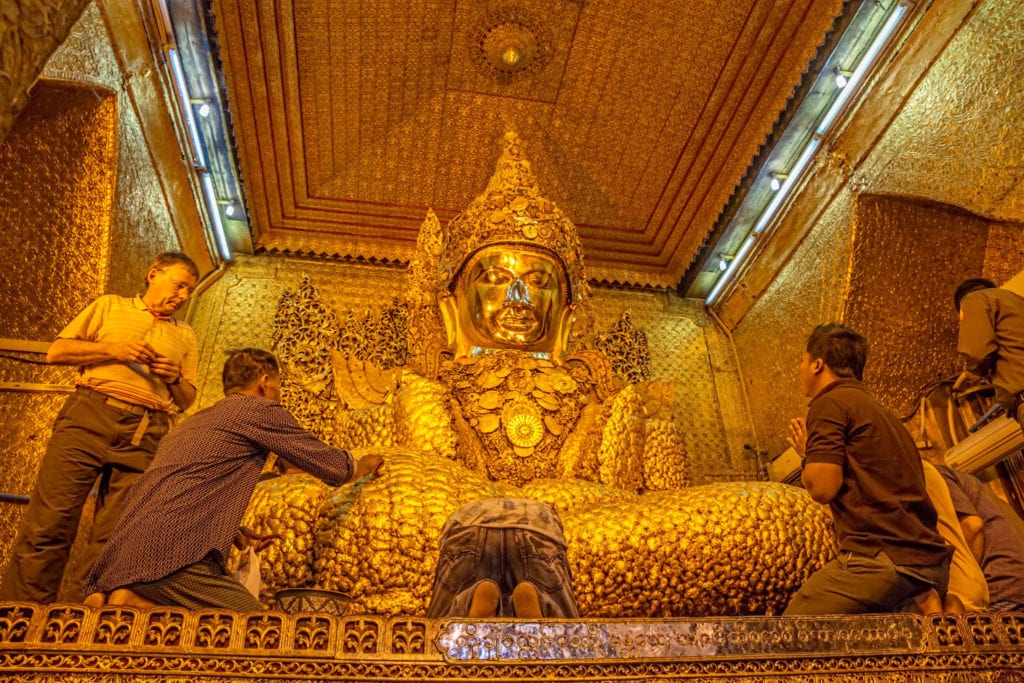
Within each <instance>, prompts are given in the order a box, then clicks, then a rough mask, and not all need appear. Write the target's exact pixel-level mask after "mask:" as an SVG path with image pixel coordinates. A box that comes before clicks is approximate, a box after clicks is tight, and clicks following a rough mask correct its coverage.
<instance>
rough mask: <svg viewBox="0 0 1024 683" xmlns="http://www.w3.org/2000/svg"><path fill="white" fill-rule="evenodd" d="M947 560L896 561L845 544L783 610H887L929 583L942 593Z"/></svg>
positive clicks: (811, 612)
mask: <svg viewBox="0 0 1024 683" xmlns="http://www.w3.org/2000/svg"><path fill="white" fill-rule="evenodd" d="M948 583H949V560H947V561H946V562H944V563H943V564H941V565H936V566H923V565H903V566H900V565H897V564H895V563H894V562H893V561H892V558H890V557H889V555H888V554H887V553H886V552H885V551H879V552H878V554H877V555H875V556H874V557H871V556H868V555H863V554H861V553H855V552H851V551H849V550H844V551H841V552H840V553H839V556H838V557H836V558H835V559H834V560H832V561H831V562H829V563H828V564H826V565H825V566H824V567H822V568H821V569H819V570H818V571H816V572H815V573H814V574H812V575H811V577H810V578H809V579H807V581H806V582H805V583H804V585H803V586H801V587H800V590H798V591H797V592H796V594H795V595H794V596H793V597H792V599H790V601H789V605H788V606H787V607H786V611H785V612H783V613H782V614H783V616H795V615H820V614H870V613H884V612H892V611H894V610H895V609H896V608H897V607H899V606H900V605H901V604H902V603H903V602H905V601H906V600H909V599H910V598H913V597H915V596H917V595H920V594H921V593H924V592H925V591H927V590H929V589H931V588H934V589H935V590H937V591H938V592H939V595H944V594H945V593H946V586H947V585H948Z"/></svg>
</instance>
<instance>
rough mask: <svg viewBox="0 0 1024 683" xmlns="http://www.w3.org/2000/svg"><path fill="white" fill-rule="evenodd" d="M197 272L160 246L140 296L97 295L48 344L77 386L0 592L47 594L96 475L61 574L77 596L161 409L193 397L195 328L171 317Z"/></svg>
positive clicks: (162, 420) (3, 595)
mask: <svg viewBox="0 0 1024 683" xmlns="http://www.w3.org/2000/svg"><path fill="white" fill-rule="evenodd" d="M198 279H199V269H198V268H197V267H196V264H195V262H194V261H193V260H192V259H191V258H189V257H188V256H186V255H185V254H182V253H178V252H165V253H162V254H160V255H158V256H157V257H156V258H155V259H154V260H153V263H152V264H150V267H149V270H148V271H147V273H146V290H145V292H144V293H143V294H141V295H139V296H135V297H130V298H129V297H123V296H118V295H116V294H107V295H104V296H101V297H99V298H98V299H96V300H95V301H93V302H92V303H91V304H89V305H88V306H87V307H86V308H85V310H83V311H82V312H81V313H79V314H78V316H77V317H76V318H75V319H74V320H72V321H71V323H70V324H69V325H68V326H67V327H65V328H64V330H63V331H62V332H61V333H60V335H58V337H57V339H56V340H55V341H54V342H53V344H52V345H51V347H50V350H49V352H48V353H47V356H46V359H47V361H48V362H50V363H54V364H59V365H77V366H79V369H78V370H79V376H78V380H77V388H76V390H75V393H73V394H72V395H71V396H70V397H69V398H68V399H67V401H66V402H65V403H64V405H63V407H62V408H61V410H60V412H59V413H58V415H57V419H56V421H55V422H54V426H53V433H52V435H51V437H50V442H49V444H48V445H47V448H46V453H45V454H44V456H43V460H42V463H41V465H40V468H39V476H38V477H37V479H36V486H35V489H34V490H33V492H32V496H31V499H30V502H29V504H28V508H27V509H26V510H25V513H24V516H23V517H22V523H21V529H20V532H19V535H18V540H17V541H16V542H15V545H14V548H13V551H12V557H11V561H10V565H9V566H8V568H7V573H6V575H5V576H4V580H3V584H2V586H0V599H2V600H24V601H32V602H40V603H50V602H53V601H55V600H56V599H57V594H58V592H59V590H60V587H61V581H62V579H63V577H64V570H65V567H66V565H67V562H68V555H69V553H70V550H71V546H72V544H73V543H74V541H75V535H76V533H77V530H78V522H79V518H80V517H81V514H82V507H83V505H84V504H85V501H86V499H87V497H88V495H89V492H90V491H91V490H92V488H93V486H94V485H95V484H96V480H97V478H99V482H100V483H99V493H98V495H97V500H96V512H95V516H94V520H93V524H92V528H91V532H90V537H89V541H88V544H87V546H86V549H85V551H84V557H83V558H82V563H81V565H80V567H79V568H78V570H77V571H76V572H75V575H74V576H73V577H71V579H70V581H69V588H68V593H69V597H70V598H71V599H73V600H77V599H81V592H82V588H83V586H84V584H85V577H86V575H87V574H88V572H89V569H90V568H91V567H92V565H93V563H94V562H95V561H96V558H97V557H98V556H99V554H100V551H101V550H102V549H103V544H104V543H105V542H106V540H107V538H108V537H109V535H110V533H111V531H112V530H113V528H114V524H115V523H116V522H117V517H118V514H119V512H120V509H121V502H122V500H123V498H124V495H125V493H126V492H127V491H128V488H129V487H130V486H131V484H132V483H133V482H134V481H135V480H136V479H137V478H138V477H139V475H140V474H142V472H143V471H144V470H145V469H146V467H147V466H148V465H149V463H150V461H151V460H152V459H153V454H154V453H155V452H156V447H157V444H158V443H159V442H160V439H161V438H162V437H163V436H164V434H166V433H167V430H168V427H169V414H170V413H175V412H179V411H182V410H185V409H187V408H188V407H189V406H190V405H192V402H193V401H194V400H195V396H196V389H195V381H196V366H197V357H198V354H199V351H198V345H197V344H196V337H195V333H194V332H193V331H192V328H191V327H189V326H188V325H187V324H186V323H184V322H182V321H180V320H177V319H175V318H173V317H171V316H172V315H173V314H174V313H175V312H176V311H178V310H179V309H180V308H181V307H182V305H184V303H185V302H186V301H187V300H188V297H189V296H190V295H191V294H192V291H193V290H194V289H195V286H196V282H197V281H198Z"/></svg>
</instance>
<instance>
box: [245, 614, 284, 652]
mask: <svg viewBox="0 0 1024 683" xmlns="http://www.w3.org/2000/svg"><path fill="white" fill-rule="evenodd" d="M283 625H284V620H283V619H282V618H281V617H279V616H276V615H273V614H264V615H261V616H258V617H249V618H248V619H247V620H246V622H245V639H244V643H245V645H244V647H246V648H253V649H258V650H276V649H278V648H280V647H281V630H282V627H283Z"/></svg>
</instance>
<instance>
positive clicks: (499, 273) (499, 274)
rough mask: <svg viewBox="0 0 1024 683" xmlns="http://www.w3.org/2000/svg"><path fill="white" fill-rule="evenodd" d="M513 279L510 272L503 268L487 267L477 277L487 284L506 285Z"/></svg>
mask: <svg viewBox="0 0 1024 683" xmlns="http://www.w3.org/2000/svg"><path fill="white" fill-rule="evenodd" d="M513 279H514V278H513V276H512V273H510V272H508V271H507V270H505V269H504V268H488V269H487V270H485V271H484V272H482V273H481V274H480V277H479V281H482V282H484V283H486V284H489V285H507V284H509V283H510V282H512V280H513Z"/></svg>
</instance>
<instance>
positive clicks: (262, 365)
mask: <svg viewBox="0 0 1024 683" xmlns="http://www.w3.org/2000/svg"><path fill="white" fill-rule="evenodd" d="M222 378H223V382H224V394H225V397H224V398H223V399H222V400H220V401H219V402H217V403H215V404H214V405H212V406H210V407H209V408H206V409H204V410H201V411H199V412H198V413H196V414H195V415H192V416H191V417H188V418H186V419H185V420H184V421H183V422H182V423H181V424H180V425H178V426H176V427H175V428H174V429H173V430H172V431H171V432H170V434H168V435H167V437H166V438H165V439H164V440H163V441H162V442H161V444H160V448H159V449H158V450H157V454H156V458H155V459H154V460H153V464H152V465H151V466H150V467H149V469H148V470H147V471H146V473H145V474H143V475H142V477H140V478H139V481H138V483H136V484H135V486H134V487H132V490H131V491H130V492H129V494H128V497H127V499H126V501H125V507H124V511H123V512H122V514H121V518H120V519H119V520H118V522H117V527H116V528H115V529H114V533H113V534H112V535H111V538H110V541H109V542H108V543H107V546H106V547H105V548H104V550H103V554H102V555H100V558H99V560H97V561H96V564H95V566H94V567H93V570H92V572H91V574H90V575H89V581H88V586H87V593H89V594H90V596H89V598H88V599H87V604H92V605H95V604H97V603H102V600H101V599H99V597H98V596H97V595H96V594H97V593H102V594H110V598H109V601H110V604H128V605H135V606H146V605H153V604H156V605H177V606H181V607H187V608H189V609H200V608H208V607H215V608H223V609H233V610H237V611H253V610H259V609H261V608H262V606H261V605H260V603H259V601H258V600H257V599H256V598H255V597H253V595H252V594H251V593H249V592H248V591H247V590H246V589H245V587H244V586H242V584H241V583H239V582H238V581H237V580H236V579H235V578H234V577H232V576H231V575H230V574H229V573H228V571H227V567H226V564H227V558H228V554H229V552H230V550H231V544H232V542H233V541H234V539H235V536H236V534H237V532H238V530H239V524H240V523H241V521H242V517H243V515H244V514H245V510H246V507H247V506H248V503H249V499H250V497H251V496H252V493H253V490H254V489H255V488H256V483H257V481H258V480H259V477H260V472H261V471H262V469H263V465H264V462H265V461H266V459H267V456H268V455H269V454H270V452H274V453H276V454H278V455H280V456H281V457H283V458H286V459H287V460H288V462H290V463H292V464H293V465H296V466H298V467H300V468H302V469H303V470H305V471H306V472H309V473H310V474H312V475H314V476H316V477H318V478H320V479H322V480H323V481H325V482H326V483H327V484H329V485H331V486H340V485H341V484H344V483H345V482H348V481H351V480H354V479H360V478H362V477H364V476H366V475H369V474H373V473H376V471H377V470H378V468H379V467H380V466H381V463H382V459H381V457H380V456H379V455H367V456H364V457H363V458H361V459H360V460H359V461H358V463H356V462H354V461H353V459H352V456H350V455H349V454H348V452H346V451H344V450H340V449H337V448H332V447H330V446H328V445H327V444H324V443H322V442H321V441H320V440H319V439H317V438H316V437H314V436H313V435H312V434H310V433H309V432H307V431H306V430H304V429H303V428H302V427H300V426H299V424H298V423H297V422H296V421H295V418H294V417H292V416H291V414H289V413H288V411H286V410H285V409H284V408H283V407H282V406H281V404H280V403H278V399H279V398H280V395H281V376H280V371H279V368H278V364H277V360H276V359H275V358H274V356H273V355H272V354H270V353H268V352H266V351H262V350H260V349H242V350H241V351H235V352H233V353H232V354H231V356H230V357H229V358H228V360H227V362H226V363H225V364H224V371H223V374H222Z"/></svg>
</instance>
